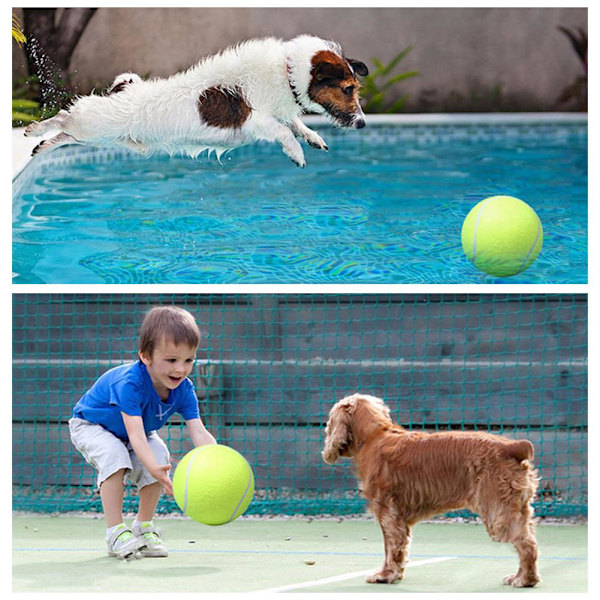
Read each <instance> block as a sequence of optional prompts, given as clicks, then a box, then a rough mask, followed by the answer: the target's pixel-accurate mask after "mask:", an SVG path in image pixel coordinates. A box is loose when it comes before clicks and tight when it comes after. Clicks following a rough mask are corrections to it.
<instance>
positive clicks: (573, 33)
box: [557, 26, 588, 111]
mask: <svg viewBox="0 0 600 600" xmlns="http://www.w3.org/2000/svg"><path fill="white" fill-rule="evenodd" d="M558 29H559V30H560V31H561V32H562V33H564V34H565V36H566V37H567V38H568V39H569V41H570V42H571V46H572V48H573V50H574V51H575V53H576V54H577V57H578V58H579V60H580V62H581V66H582V69H583V74H581V75H577V77H576V78H575V80H574V81H573V82H572V83H570V84H569V85H568V86H566V87H565V88H564V89H563V91H562V92H561V93H560V95H559V97H558V98H557V103H558V104H559V105H560V104H568V103H571V104H573V105H574V107H575V108H576V109H577V110H581V111H586V110H587V106H588V34H587V31H586V30H585V29H582V28H581V27H576V28H573V29H568V28H567V27H562V26H559V27H558Z"/></svg>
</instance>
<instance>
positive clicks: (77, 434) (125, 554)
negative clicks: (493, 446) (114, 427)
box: [69, 417, 144, 558]
mask: <svg viewBox="0 0 600 600" xmlns="http://www.w3.org/2000/svg"><path fill="white" fill-rule="evenodd" d="M69 432H70V435H71V441H72V442H73V445H74V446H75V448H77V450H79V452H81V454H82V455H83V457H84V458H85V460H86V461H87V462H88V463H90V464H91V465H92V466H93V467H94V468H95V469H96V471H97V472H98V487H99V489H100V498H101V500H102V508H103V510H104V516H105V518H106V525H107V532H106V542H107V546H108V554H109V556H116V557H117V558H141V554H140V553H139V550H140V549H141V548H142V546H144V543H143V540H140V539H139V538H138V537H136V536H134V535H133V533H132V532H131V530H130V529H128V528H127V527H126V526H125V524H124V523H123V494H124V486H123V476H124V475H125V473H126V472H129V471H131V469H132V465H131V459H130V457H129V451H128V450H127V448H126V447H125V444H124V443H123V442H122V441H121V440H119V439H118V438H117V437H116V436H114V435H113V434H112V433H110V432H109V431H107V430H106V429H104V428H103V427H101V426H100V425H97V424H95V423H90V422H89V421H86V420H84V419H78V418H76V417H74V418H72V419H70V420H69Z"/></svg>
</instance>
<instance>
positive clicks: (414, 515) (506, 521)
mask: <svg viewBox="0 0 600 600" xmlns="http://www.w3.org/2000/svg"><path fill="white" fill-rule="evenodd" d="M322 455H323V460H324V461H325V462H326V463H328V464H333V463H334V462H336V460H337V459H338V458H339V457H340V456H347V457H350V458H352V459H353V460H354V463H355V466H356V469H357V471H358V477H359V479H360V480H361V482H362V488H363V492H364V495H365V497H366V498H367V500H368V501H369V507H370V510H371V511H372V512H373V514H374V515H375V518H376V519H377V521H378V522H379V525H380V526H381V530H382V531H383V539H384V543H385V561H384V563H383V567H382V569H381V570H380V571H378V572H377V573H375V574H374V575H371V576H370V577H368V578H367V581H368V582H369V583H392V582H394V581H396V580H397V579H401V578H402V576H403V574H404V568H405V566H406V562H407V557H408V545H409V542H410V535H411V527H413V526H414V525H415V524H416V523H417V522H418V521H421V520H423V519H427V518H429V517H432V516H433V515H436V514H439V513H444V512H447V511H450V510H456V509H461V508H466V509H469V510H471V511H473V512H475V513H477V514H479V515H480V516H481V519H482V520H483V523H484V525H485V527H486V529H487V532H488V533H489V535H490V537H491V538H492V540H494V541H496V542H510V543H512V544H514V546H515V548H516V549H517V553H518V555H519V570H518V571H517V573H516V574H515V575H509V576H508V577H505V578H504V583H505V584H507V585H512V586H514V587H531V586H534V585H535V584H536V583H538V582H539V581H540V577H539V574H538V570H537V557H538V547H537V542H536V539H535V533H534V530H535V523H534V521H533V519H532V516H533V509H532V508H531V500H532V498H533V496H534V494H535V491H536V488H537V475H536V472H535V470H534V469H533V467H532V465H531V460H532V458H533V445H532V444H531V442H529V441H527V440H520V441H515V440H508V439H505V438H502V437H499V436H497V435H491V434H488V433H478V432H463V431H447V432H440V433H423V432H414V431H406V430H405V429H403V428H402V427H400V426H399V425H395V424H394V423H392V420H391V419H390V411H389V409H388V408H387V406H385V404H384V403H383V401H382V400H380V399H379V398H375V397H374V396H366V395H362V394H354V395H353V396H348V397H347V398H344V399H342V400H340V401H339V402H337V403H336V404H335V406H334V407H333V408H332V409H331V411H330V413H329V421H328V422H327V428H326V439H325V445H324V448H323V452H322Z"/></svg>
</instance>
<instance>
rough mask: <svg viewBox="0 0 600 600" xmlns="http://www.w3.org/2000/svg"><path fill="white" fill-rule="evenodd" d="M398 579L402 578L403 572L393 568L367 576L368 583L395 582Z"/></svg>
mask: <svg viewBox="0 0 600 600" xmlns="http://www.w3.org/2000/svg"><path fill="white" fill-rule="evenodd" d="M398 579H402V574H401V573H398V571H392V570H391V569H382V570H381V571H378V572H377V573H373V575H369V576H368V577H367V580H366V581H367V583H394V581H397V580H398Z"/></svg>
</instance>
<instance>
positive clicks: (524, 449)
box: [504, 440, 533, 462]
mask: <svg viewBox="0 0 600 600" xmlns="http://www.w3.org/2000/svg"><path fill="white" fill-rule="evenodd" d="M504 452H505V455H506V456H507V457H511V458H514V459H515V460H516V461H518V462H521V461H523V460H533V444H532V443H531V442H530V441H529V440H514V441H511V442H509V443H508V444H506V447H505V448H504Z"/></svg>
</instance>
